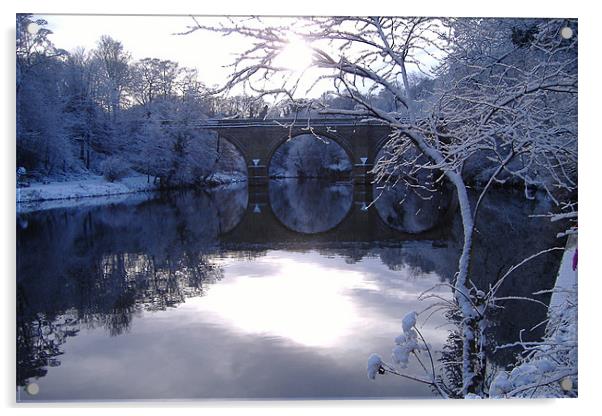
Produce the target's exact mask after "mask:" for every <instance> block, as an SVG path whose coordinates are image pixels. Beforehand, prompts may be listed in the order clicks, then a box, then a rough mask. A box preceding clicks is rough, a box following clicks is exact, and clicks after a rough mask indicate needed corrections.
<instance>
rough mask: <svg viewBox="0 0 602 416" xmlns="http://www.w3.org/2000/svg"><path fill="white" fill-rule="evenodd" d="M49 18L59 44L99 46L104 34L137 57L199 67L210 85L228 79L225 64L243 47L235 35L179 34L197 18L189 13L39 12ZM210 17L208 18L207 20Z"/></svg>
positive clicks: (46, 18) (53, 40)
mask: <svg viewBox="0 0 602 416" xmlns="http://www.w3.org/2000/svg"><path fill="white" fill-rule="evenodd" d="M36 17H40V18H43V19H45V20H47V21H48V26H47V28H48V29H50V30H52V32H54V33H53V34H52V35H50V37H49V38H50V39H51V40H52V42H53V43H54V44H55V46H57V47H59V48H62V49H66V50H67V51H71V50H73V49H74V48H76V47H78V46H81V47H84V48H85V49H86V50H90V49H93V48H95V46H96V42H97V41H98V39H99V38H100V37H101V36H102V35H109V36H111V37H112V38H114V39H116V40H118V41H120V42H121V43H122V44H123V45H124V48H125V49H126V50H127V51H128V52H130V53H131V54H132V57H133V58H134V59H135V60H138V59H142V58H147V57H151V58H161V59H171V60H173V61H176V62H178V63H179V64H180V65H182V66H186V67H192V68H197V69H198V70H199V78H200V79H201V80H202V81H203V82H204V83H205V84H206V85H209V86H212V85H214V84H220V83H222V82H223V81H224V80H225V75H226V74H227V71H225V70H224V69H223V68H222V66H223V65H227V64H229V63H231V62H232V60H233V57H232V54H233V53H234V52H236V51H237V50H239V49H238V48H241V43H240V42H239V41H236V43H237V44H238V45H237V47H234V46H233V43H234V41H233V38H224V37H222V36H221V35H219V34H216V33H209V32H205V31H197V32H195V33H192V34H189V35H185V36H179V35H174V33H178V32H183V31H186V28H187V26H189V25H192V24H193V21H192V19H191V18H190V17H188V16H123V15H122V16H118V15H36ZM209 19H216V18H208V17H206V18H204V20H203V21H204V22H207V21H208V20H209Z"/></svg>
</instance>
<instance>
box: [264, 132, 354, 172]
mask: <svg viewBox="0 0 602 416" xmlns="http://www.w3.org/2000/svg"><path fill="white" fill-rule="evenodd" d="M306 135H310V136H311V135H314V136H318V137H315V139H316V140H320V137H321V138H323V139H326V140H328V141H329V142H334V143H335V144H337V145H338V146H339V147H340V148H341V149H342V150H343V152H345V155H346V156H347V159H348V160H349V163H350V165H351V169H352V170H353V165H354V164H355V163H356V161H355V155H354V153H353V150H352V148H351V144H350V143H349V141H348V140H346V139H344V138H342V137H338V136H337V135H336V134H334V133H332V132H324V131H321V130H318V129H314V131H313V133H312V132H310V131H306V130H300V129H295V130H293V131H292V132H291V134H287V135H283V136H279V137H278V138H277V139H276V140H274V141H273V142H272V143H270V145H269V147H268V151H267V153H266V158H265V164H266V167H267V171H268V174H269V171H270V166H271V164H272V159H273V158H274V154H275V153H276V152H277V151H278V149H280V147H282V146H283V145H285V144H286V143H287V142H289V141H292V140H295V138H297V137H300V136H306Z"/></svg>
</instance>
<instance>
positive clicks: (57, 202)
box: [17, 176, 157, 212]
mask: <svg viewBox="0 0 602 416" xmlns="http://www.w3.org/2000/svg"><path fill="white" fill-rule="evenodd" d="M156 189H157V185H155V184H153V182H152V180H151V181H150V182H147V178H146V176H132V177H127V178H123V179H121V180H119V181H115V182H108V181H107V180H106V179H104V178H103V177H102V176H95V177H91V178H89V179H83V180H77V181H70V182H51V183H34V184H32V185H31V186H29V187H27V188H17V212H28V211H37V210H44V209H52V208H59V207H70V206H80V205H86V206H89V205H99V204H103V203H111V202H120V201H121V200H124V199H126V198H127V194H131V193H134V192H149V191H154V190H156ZM106 197H111V198H110V199H107V198H106Z"/></svg>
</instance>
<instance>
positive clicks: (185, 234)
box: [16, 14, 578, 402]
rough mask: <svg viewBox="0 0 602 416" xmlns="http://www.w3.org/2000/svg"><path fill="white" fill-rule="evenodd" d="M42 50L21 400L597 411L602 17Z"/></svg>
mask: <svg viewBox="0 0 602 416" xmlns="http://www.w3.org/2000/svg"><path fill="white" fill-rule="evenodd" d="M16 34H17V36H16V63H17V65H16V92H17V94H16V99H17V102H16V117H17V118H16V120H17V122H16V128H17V130H16V148H17V153H16V161H17V165H16V166H17V173H16V177H17V185H16V197H17V212H16V230H17V241H16V244H17V276H16V279H17V291H16V299H17V333H16V368H17V372H16V373H17V380H16V391H17V401H19V402H37V401H82V400H83V401H121V400H173V399H177V400H198V399H284V400H286V399H350V398H353V399H368V398H371V399H373V398H389V399H391V398H398V399H409V398H411V399H415V398H420V399H438V398H449V399H458V398H477V399H481V398H483V399H487V398H552V397H567V398H570V397H577V395H578V374H577V268H578V257H577V212H578V205H577V189H578V188H577V45H578V25H577V20H576V19H569V18H558V19H543V18H528V19H527V18H420V17H365V16H351V17H308V16H304V17H290V16H289V17H267V16H265V17H261V16H260V17H257V16H254V17H233V16H194V17H193V16H142V15H141V16H129V15H128V16H126V15H123V16H121V15H58V14H49V15H38V14H18V15H17V16H16Z"/></svg>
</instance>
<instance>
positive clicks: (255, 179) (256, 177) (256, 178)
mask: <svg viewBox="0 0 602 416" xmlns="http://www.w3.org/2000/svg"><path fill="white" fill-rule="evenodd" d="M247 174H248V178H247V180H248V181H249V185H265V184H267V183H268V181H269V180H270V177H269V175H268V167H267V166H266V165H251V166H247Z"/></svg>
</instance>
